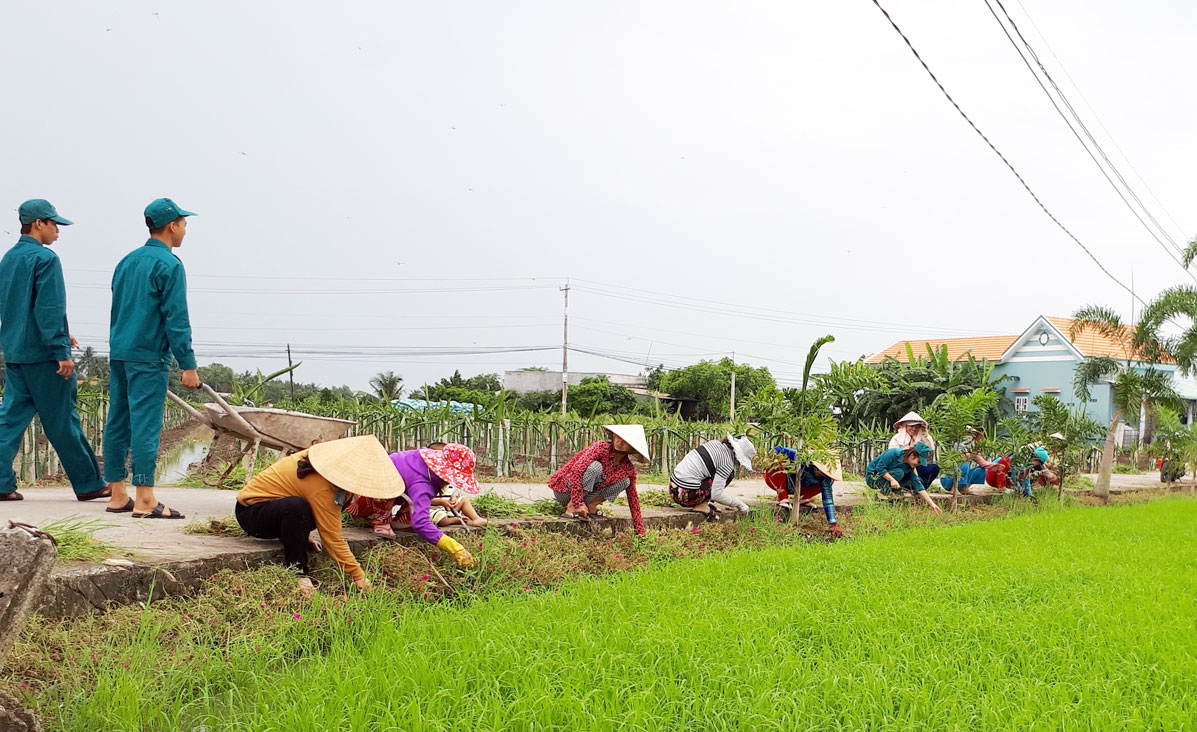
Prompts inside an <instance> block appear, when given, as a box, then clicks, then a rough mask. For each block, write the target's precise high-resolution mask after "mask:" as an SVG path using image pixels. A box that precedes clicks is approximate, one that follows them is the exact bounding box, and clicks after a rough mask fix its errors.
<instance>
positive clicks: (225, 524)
mask: <svg viewBox="0 0 1197 732" xmlns="http://www.w3.org/2000/svg"><path fill="white" fill-rule="evenodd" d="M183 533H184V534H191V535H192V536H229V537H239V536H246V533H245V532H244V531H242V530H241V525H240V524H238V523H237V517H236V516H233V515H229V516H225V517H224V518H208V519H196V520H195V521H192V522H191V523H189V524H187V525H186V526H184V527H183Z"/></svg>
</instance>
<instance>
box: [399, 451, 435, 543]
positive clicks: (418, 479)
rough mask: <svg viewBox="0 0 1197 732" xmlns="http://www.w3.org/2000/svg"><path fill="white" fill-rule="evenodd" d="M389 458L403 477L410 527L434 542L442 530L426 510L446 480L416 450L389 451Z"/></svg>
mask: <svg viewBox="0 0 1197 732" xmlns="http://www.w3.org/2000/svg"><path fill="white" fill-rule="evenodd" d="M391 462H392V463H394V464H395V469H396V470H398V471H399V475H400V476H401V477H402V478H403V483H404V485H406V486H407V490H406V491H404V496H406V498H407V500H408V501H409V502H410V503H411V528H412V531H414V532H416V534H418V535H419V536H420V538H421V539H423V540H424V541H426V542H428V543H429V544H436V543H437V542H438V541H440V540H441V537H442V536H444V535H445V532H443V531H441V530H440V529H438V528H437V527H436V524H434V523H432V517H431V516H430V515H429V511H430V509H431V508H432V499H433V498H435V497H436V496H437V494H438V493H439V492H440V490H441V487H442V486H444V484H445V482H444V481H443V480H441V479H440V477H438V476H437V474H436V473H434V472H432V470H430V469H429V468H428V466H427V465H425V464H424V458H422V457H420V451H419V450H404V451H403V452H395V453H391Z"/></svg>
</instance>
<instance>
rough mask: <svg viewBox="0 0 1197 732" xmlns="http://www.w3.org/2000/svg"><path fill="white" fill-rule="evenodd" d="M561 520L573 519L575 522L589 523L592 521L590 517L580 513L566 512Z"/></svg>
mask: <svg viewBox="0 0 1197 732" xmlns="http://www.w3.org/2000/svg"><path fill="white" fill-rule="evenodd" d="M561 518H563V519H573V520H574V521H589V520H590V516H583V515H582V514H580V513H570V512H569V511H566V512H565V513H563V514H561Z"/></svg>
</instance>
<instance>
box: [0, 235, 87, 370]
mask: <svg viewBox="0 0 1197 732" xmlns="http://www.w3.org/2000/svg"><path fill="white" fill-rule="evenodd" d="M0 348H3V349H4V360H5V361H8V362H10V363H43V362H45V361H66V360H67V359H69V358H70V357H71V334H70V329H69V327H68V326H67V315H66V283H65V282H64V281H63V279H62V263H61V262H59V261H58V255H57V254H55V253H54V252H52V251H50V248H49V247H45V246H42V243H41V242H39V241H38V240H37V239H34V238H33V237H31V236H22V237H21V238H20V239H18V240H17V243H16V245H14V246H13V248H12V249H9V250H8V253H7V254H5V255H4V258H3V259H0Z"/></svg>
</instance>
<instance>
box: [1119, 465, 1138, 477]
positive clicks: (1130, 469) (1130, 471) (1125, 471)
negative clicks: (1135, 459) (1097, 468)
mask: <svg viewBox="0 0 1197 732" xmlns="http://www.w3.org/2000/svg"><path fill="white" fill-rule="evenodd" d="M1114 472H1115V473H1117V474H1118V475H1142V474H1143V471H1142V470H1139V469H1138V468H1136V467H1135V466H1134V465H1115V466H1114Z"/></svg>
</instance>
